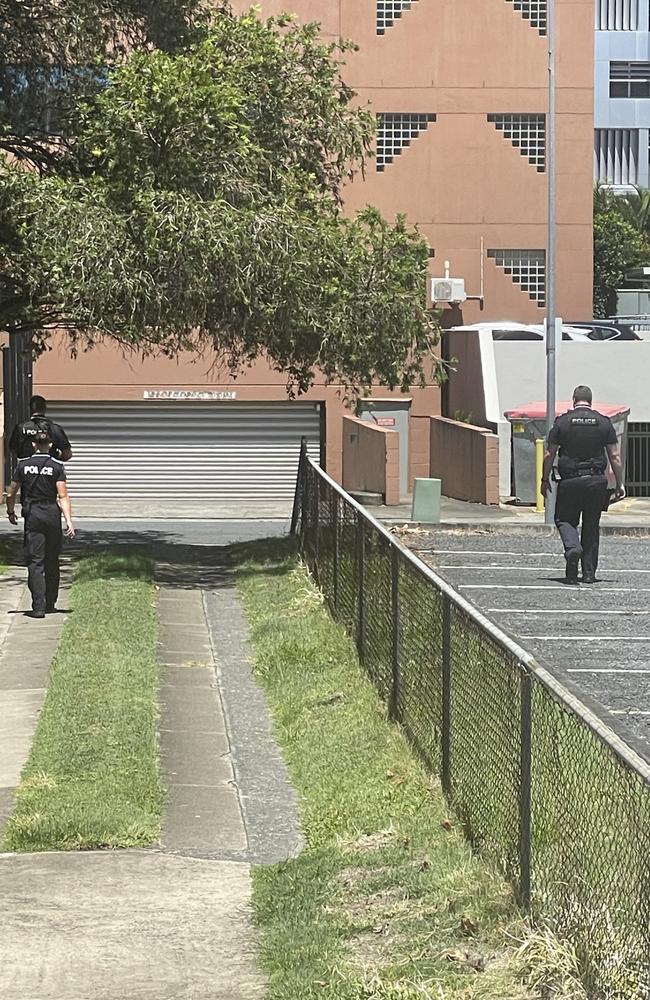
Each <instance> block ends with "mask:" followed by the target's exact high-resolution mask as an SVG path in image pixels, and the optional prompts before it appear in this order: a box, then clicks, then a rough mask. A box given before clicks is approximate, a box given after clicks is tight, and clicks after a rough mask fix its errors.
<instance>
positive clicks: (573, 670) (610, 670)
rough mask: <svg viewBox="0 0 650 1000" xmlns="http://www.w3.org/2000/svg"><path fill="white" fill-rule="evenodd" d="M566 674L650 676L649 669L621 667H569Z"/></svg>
mask: <svg viewBox="0 0 650 1000" xmlns="http://www.w3.org/2000/svg"><path fill="white" fill-rule="evenodd" d="M567 674H650V669H645V668H644V669H643V670H639V669H637V668H636V667H635V668H634V669H633V670H624V669H622V668H621V667H569V668H567Z"/></svg>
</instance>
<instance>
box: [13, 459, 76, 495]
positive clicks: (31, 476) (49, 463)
mask: <svg viewBox="0 0 650 1000" xmlns="http://www.w3.org/2000/svg"><path fill="white" fill-rule="evenodd" d="M15 481H16V482H17V483H19V484H20V497H21V502H22V503H23V504H24V503H25V500H29V501H31V502H32V503H56V498H57V495H58V494H57V488H56V484H57V483H64V482H65V466H64V464H63V462H59V460H58V459H57V458H52V456H51V455H43V454H40V453H39V454H37V455H32V457H31V458H21V459H20V461H19V462H18V467H17V468H16V473H15Z"/></svg>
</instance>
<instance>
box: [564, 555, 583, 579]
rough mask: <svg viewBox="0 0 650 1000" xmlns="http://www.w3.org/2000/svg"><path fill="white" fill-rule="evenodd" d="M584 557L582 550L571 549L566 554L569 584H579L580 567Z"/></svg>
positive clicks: (566, 574)
mask: <svg viewBox="0 0 650 1000" xmlns="http://www.w3.org/2000/svg"><path fill="white" fill-rule="evenodd" d="M581 555H582V550H581V549H570V550H569V551H568V552H567V553H566V573H565V576H566V582H567V583H577V582H578V565H579V563H580V557H581Z"/></svg>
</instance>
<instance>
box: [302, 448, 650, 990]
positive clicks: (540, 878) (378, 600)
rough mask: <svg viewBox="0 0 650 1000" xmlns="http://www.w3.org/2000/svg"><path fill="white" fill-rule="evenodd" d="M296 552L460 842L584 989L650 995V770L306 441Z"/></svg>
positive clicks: (303, 456) (303, 455)
mask: <svg viewBox="0 0 650 1000" xmlns="http://www.w3.org/2000/svg"><path fill="white" fill-rule="evenodd" d="M296 497H297V503H298V510H299V514H300V516H299V518H298V517H296V519H295V523H296V525H297V524H298V522H299V525H300V538H301V545H302V551H303V555H304V558H305V561H306V563H307V565H308V567H309V569H310V571H311V573H312V574H313V576H314V578H315V579H316V582H317V583H318V585H319V587H320V589H321V590H322V592H323V594H324V596H325V599H326V601H327V604H328V606H329V608H330V611H331V613H332V615H333V616H334V618H336V620H337V621H339V622H342V623H343V624H344V625H345V627H346V629H347V630H348V632H349V633H350V635H351V636H353V637H354V639H355V641H356V644H357V647H358V650H359V655H360V659H361V662H362V664H363V666H364V668H365V669H366V671H367V672H368V674H369V676H370V678H371V679H372V681H373V682H374V684H375V685H376V687H377V689H378V691H379V693H380V695H381V697H382V698H383V699H384V701H385V702H386V704H387V705H388V707H389V712H390V715H391V717H392V718H393V719H395V720H396V721H399V723H400V724H401V725H402V726H403V728H404V730H405V731H406V733H407V734H408V736H409V738H410V740H411V742H412V744H413V746H414V748H415V749H416V751H417V752H418V754H419V755H420V756H421V758H422V759H423V760H424V761H425V763H426V764H427V765H428V767H430V768H431V769H432V770H434V771H436V772H437V773H438V774H440V777H441V780H442V784H443V787H444V789H445V792H446V794H447V796H448V797H449V799H450V801H451V803H452V805H453V808H454V810H455V812H456V814H457V815H458V816H459V817H460V819H461V820H462V822H463V824H464V827H465V830H466V832H467V836H468V837H469V839H470V841H471V843H472V844H473V845H474V846H475V847H476V848H478V849H480V850H481V851H482V852H483V853H485V854H487V855H488V856H490V857H491V858H492V859H493V860H495V861H496V862H497V863H498V864H499V866H500V867H501V868H502V870H503V871H504V872H505V873H506V875H507V876H508V878H509V879H511V881H512V883H513V885H514V886H515V890H516V894H517V898H518V900H519V902H520V904H521V905H522V907H524V908H525V909H526V910H528V911H529V912H530V913H531V914H532V915H533V917H534V918H536V919H538V920H543V921H544V922H546V923H548V924H550V926H551V927H553V929H554V930H556V931H557V933H559V934H560V935H562V936H564V937H568V938H569V939H570V940H571V942H572V944H573V945H574V947H575V949H576V951H577V954H578V956H579V958H580V962H581V966H582V970H583V974H584V981H585V984H586V986H587V988H588V989H589V990H590V991H591V993H592V995H593V996H594V998H602V1000H648V997H649V995H650V767H648V765H647V764H646V763H645V762H644V761H643V760H641V758H639V757H637V755H636V754H635V753H634V752H633V751H632V750H631V749H629V748H628V747H627V746H626V744H624V743H623V742H622V741H621V740H620V739H619V738H618V737H617V736H616V735H615V734H614V733H613V732H612V731H611V730H610V729H609V728H608V727H607V726H606V725H605V724H604V723H603V722H602V721H601V720H600V719H598V717H597V716H595V715H594V714H593V713H592V712H591V711H590V710H589V709H588V708H586V707H585V706H584V705H582V703H581V702H580V701H579V700H578V699H576V698H575V697H574V696H573V695H572V694H571V693H570V692H568V691H567V690H566V689H564V688H563V687H562V686H561V685H560V684H559V683H558V682H557V681H556V680H555V679H554V678H553V677H552V676H551V675H550V674H549V673H548V672H547V671H546V670H544V669H543V668H542V667H540V666H539V665H538V664H537V663H536V662H535V660H534V659H533V658H532V657H531V656H530V654H528V653H527V652H526V651H525V650H523V649H522V648H521V647H519V646H518V645H517V644H516V643H514V642H513V641H512V640H511V639H510V638H509V637H508V636H506V635H505V634H504V633H503V632H501V631H500V630H499V629H498V628H496V627H495V626H494V625H493V624H492V623H491V622H489V621H488V620H487V619H486V618H484V617H483V616H482V615H481V614H480V613H479V612H478V611H477V610H476V609H475V608H473V607H472V606H471V605H470V604H468V602H467V601H465V600H464V599H463V598H462V597H461V596H460V595H459V594H457V593H456V592H455V591H454V590H453V588H452V587H450V586H449V584H447V583H446V582H445V581H444V580H442V579H441V578H439V577H438V576H437V575H436V574H435V573H433V572H432V571H431V570H430V569H429V567H427V566H425V565H424V564H423V563H421V562H420V560H419V559H417V557H415V556H414V555H413V554H412V553H410V552H409V551H407V550H405V549H403V548H402V547H401V546H400V545H398V544H397V543H396V542H395V540H394V539H393V537H392V536H391V535H390V534H389V533H388V532H387V531H386V530H385V529H384V528H383V527H382V525H380V524H379V523H378V522H377V521H376V520H375V519H374V518H373V517H371V516H370V515H369V514H368V513H367V512H366V511H365V510H364V509H363V508H362V507H361V506H360V505H359V504H357V503H356V502H355V501H354V500H352V498H351V497H349V496H348V495H347V494H346V493H345V492H344V491H343V490H342V489H341V488H340V487H339V486H338V485H337V484H336V483H335V482H334V481H333V480H332V479H330V478H329V477H328V476H327V475H326V474H325V473H324V472H323V471H322V470H321V469H320V468H319V467H318V466H316V465H315V464H314V463H313V462H312V461H311V460H310V459H309V458H308V457H307V455H306V453H305V452H304V450H303V453H302V455H301V461H300V470H299V476H298V489H297V492H296Z"/></svg>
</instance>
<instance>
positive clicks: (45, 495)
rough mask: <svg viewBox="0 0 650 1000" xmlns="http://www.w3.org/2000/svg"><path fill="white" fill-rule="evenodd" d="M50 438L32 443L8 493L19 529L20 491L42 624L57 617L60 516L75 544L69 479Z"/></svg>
mask: <svg viewBox="0 0 650 1000" xmlns="http://www.w3.org/2000/svg"><path fill="white" fill-rule="evenodd" d="M51 447H52V439H51V437H50V435H49V432H48V431H46V430H39V431H37V432H36V434H35V435H34V437H33V445H32V449H33V454H32V456H31V458H21V459H20V460H19V462H18V466H17V468H16V472H15V473H14V477H13V479H12V481H11V484H10V486H9V489H8V490H7V517H8V518H9V521H10V522H11V524H14V525H15V524H18V518H17V517H16V496H17V494H18V491H19V490H20V495H21V504H22V515H23V518H24V519H25V557H26V560H27V569H28V576H27V583H28V586H29V589H30V592H31V595H32V617H33V618H44V617H45V615H46V614H50V613H52V612H54V611H56V601H57V598H58V596H59V577H60V568H59V556H60V555H61V548H62V543H63V531H62V529H61V513H62V512H63V517H64V518H65V526H66V531H65V533H66V536H67V537H68V538H74V535H75V529H74V524H73V523H72V510H71V504H70V497H69V496H68V487H67V485H66V479H65V466H64V465H63V462H61V461H59V459H57V458H54V457H53V456H52V455H51V454H50V449H51Z"/></svg>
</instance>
